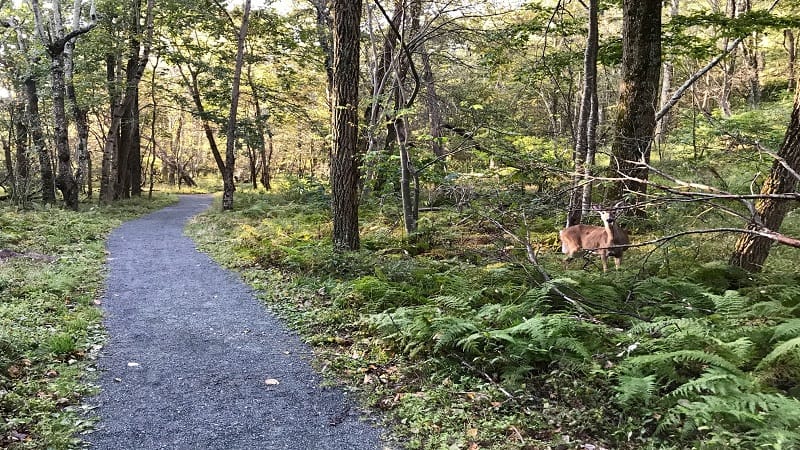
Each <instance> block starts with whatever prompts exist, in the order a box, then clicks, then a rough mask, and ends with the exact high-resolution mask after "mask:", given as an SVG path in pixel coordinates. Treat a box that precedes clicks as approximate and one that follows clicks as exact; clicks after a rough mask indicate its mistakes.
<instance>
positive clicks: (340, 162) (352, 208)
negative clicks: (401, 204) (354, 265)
mask: <svg viewBox="0 0 800 450" xmlns="http://www.w3.org/2000/svg"><path fill="white" fill-rule="evenodd" d="M360 23H361V0H333V84H332V86H331V94H332V100H333V101H332V105H333V108H332V122H333V146H332V148H331V188H332V199H331V209H332V213H333V247H334V249H335V250H337V251H345V250H357V249H358V248H359V247H360V239H359V233H358V202H359V200H358V183H359V165H360V158H359V155H358V75H359V56H360V55H359V52H360Z"/></svg>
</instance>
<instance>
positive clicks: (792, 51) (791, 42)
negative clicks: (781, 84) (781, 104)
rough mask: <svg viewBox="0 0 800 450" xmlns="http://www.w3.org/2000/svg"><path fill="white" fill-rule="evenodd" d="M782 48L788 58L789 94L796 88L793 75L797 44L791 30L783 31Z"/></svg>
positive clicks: (795, 77) (795, 78)
mask: <svg viewBox="0 0 800 450" xmlns="http://www.w3.org/2000/svg"><path fill="white" fill-rule="evenodd" d="M783 46H784V47H785V48H786V53H787V56H788V58H789V62H788V64H787V75H786V77H787V83H786V85H787V89H788V91H789V92H792V91H794V89H795V87H796V86H797V75H796V74H795V62H796V61H797V43H796V41H795V39H794V31H793V30H791V29H786V30H783Z"/></svg>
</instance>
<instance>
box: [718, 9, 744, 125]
mask: <svg viewBox="0 0 800 450" xmlns="http://www.w3.org/2000/svg"><path fill="white" fill-rule="evenodd" d="M736 6H737V3H736V0H728V3H727V9H728V14H729V16H730V18H731V19H734V18H736V17H737V16H738V15H739V14H738V12H737V7H736ZM724 47H725V48H728V38H725V41H724ZM735 74H736V51H731V52H730V53H729V54H728V57H727V58H726V60H725V64H724V66H723V71H722V76H723V78H722V91H721V92H720V95H719V107H720V109H721V110H722V115H723V116H725V117H730V116H731V103H730V97H731V90H732V88H733V76H734V75H735Z"/></svg>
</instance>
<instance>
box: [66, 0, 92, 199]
mask: <svg viewBox="0 0 800 450" xmlns="http://www.w3.org/2000/svg"><path fill="white" fill-rule="evenodd" d="M82 4H83V0H75V3H74V4H73V8H72V29H73V30H77V29H79V28H80V25H81V8H82ZM89 16H90V17H92V16H94V12H93V11H90V13H89ZM77 40H78V38H77V37H76V38H75V39H72V40H70V41H67V43H66V44H65V45H64V81H65V83H66V89H67V101H68V102H69V107H70V110H71V111H72V119H73V120H74V123H75V129H76V131H77V138H78V142H77V143H76V145H75V153H74V154H75V158H76V159H77V160H78V170H77V171H76V172H75V182H76V183H78V189H79V190H83V189H84V186H85V187H86V194H87V197H89V198H91V197H92V181H91V177H90V174H89V110H88V108H86V107H85V106H83V105H81V104H80V103H79V102H78V95H77V93H76V91H75V81H74V76H75V43H76V42H77Z"/></svg>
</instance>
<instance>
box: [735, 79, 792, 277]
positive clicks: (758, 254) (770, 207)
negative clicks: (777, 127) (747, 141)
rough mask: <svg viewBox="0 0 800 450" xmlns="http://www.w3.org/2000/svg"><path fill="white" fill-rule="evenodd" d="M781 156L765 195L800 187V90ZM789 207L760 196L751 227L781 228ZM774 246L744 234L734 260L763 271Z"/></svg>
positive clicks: (756, 237)
mask: <svg viewBox="0 0 800 450" xmlns="http://www.w3.org/2000/svg"><path fill="white" fill-rule="evenodd" d="M777 156H778V158H776V160H775V162H774V163H773V164H772V170H771V171H770V174H769V176H768V177H767V179H766V180H764V185H763V186H762V187H761V193H762V194H765V195H770V194H783V193H787V192H794V191H795V189H796V187H797V183H798V179H797V178H796V177H795V175H794V174H792V171H794V173H797V172H798V171H800V90H798V91H796V93H795V97H794V108H793V110H792V117H791V120H790V122H789V126H788V128H787V129H786V136H785V137H784V139H783V144H782V145H781V148H780V150H779V152H778V155H777ZM781 160H782V161H781ZM787 166H788V168H787ZM789 206H790V203H789V201H786V200H778V199H769V198H764V199H759V200H758V201H756V204H755V211H756V214H757V216H756V217H755V218H754V220H753V222H752V223H751V224H750V226H749V228H750V229H751V230H761V229H764V228H766V229H767V230H771V231H775V232H777V231H779V230H780V227H781V224H782V223H783V219H784V218H785V217H786V213H787V212H788V210H789ZM771 246H772V240H770V239H766V238H763V237H759V236H753V235H749V234H748V235H742V237H740V238H739V240H738V241H737V242H736V248H735V250H734V252H733V255H732V256H731V259H730V263H731V264H732V265H735V266H739V267H741V268H743V269H745V270H748V271H751V272H759V271H761V269H762V267H763V266H764V262H765V261H766V260H767V256H769V251H770V247H771Z"/></svg>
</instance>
